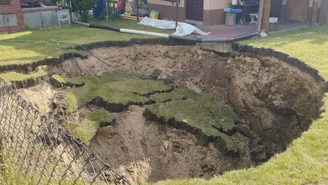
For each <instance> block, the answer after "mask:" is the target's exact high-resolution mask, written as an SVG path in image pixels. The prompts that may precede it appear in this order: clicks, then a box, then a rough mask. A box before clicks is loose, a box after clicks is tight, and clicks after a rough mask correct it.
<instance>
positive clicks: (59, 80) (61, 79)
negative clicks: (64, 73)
mask: <svg viewBox="0 0 328 185" xmlns="http://www.w3.org/2000/svg"><path fill="white" fill-rule="evenodd" d="M51 77H52V78H53V79H55V80H57V81H58V82H59V83H61V84H64V83H66V80H65V79H64V78H63V77H61V76H60V75H57V74H54V75H52V76H51Z"/></svg>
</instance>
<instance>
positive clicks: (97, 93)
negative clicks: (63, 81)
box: [67, 71, 170, 106]
mask: <svg viewBox="0 0 328 185" xmlns="http://www.w3.org/2000/svg"><path fill="white" fill-rule="evenodd" d="M67 81H70V82H72V83H75V84H80V83H82V82H84V83H85V85H84V86H82V87H79V88H73V90H72V94H73V95H74V96H75V97H76V99H77V102H78V106H83V105H85V104H87V103H89V102H91V101H92V100H93V99H95V98H96V97H101V98H103V99H104V100H105V101H107V102H109V103H115V104H123V105H126V104H128V103H136V104H143V103H145V102H148V101H149V99H148V98H147V97H145V96H142V94H147V93H149V92H152V91H164V90H168V89H170V87H169V86H168V85H165V84H164V82H161V81H151V80H142V79H138V78H134V77H131V76H129V75H126V74H122V73H120V72H116V71H114V72H110V73H106V74H104V75H102V76H101V77H95V76H84V77H78V78H71V79H67Z"/></svg>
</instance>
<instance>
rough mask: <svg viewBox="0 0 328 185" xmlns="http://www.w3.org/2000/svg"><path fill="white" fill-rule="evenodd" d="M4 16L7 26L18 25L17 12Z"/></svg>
mask: <svg viewBox="0 0 328 185" xmlns="http://www.w3.org/2000/svg"><path fill="white" fill-rule="evenodd" d="M3 18H4V20H5V26H17V25H18V19H17V16H16V14H5V15H3Z"/></svg>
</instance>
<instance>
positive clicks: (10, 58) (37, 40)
mask: <svg viewBox="0 0 328 185" xmlns="http://www.w3.org/2000/svg"><path fill="white" fill-rule="evenodd" d="M96 24H101V25H107V26H111V27H116V28H128V29H138V30H147V31H154V32H166V33H168V32H173V31H169V30H159V29H154V28H151V27H147V26H142V25H139V24H137V23H136V22H135V21H127V20H111V21H108V22H106V21H103V22H96ZM132 38H149V37H147V36H142V35H132V34H117V33H116V32H112V31H106V30H100V29H92V28H86V27H82V26H77V25H72V26H70V27H66V28H52V29H47V30H32V31H24V32H18V33H12V34H0V52H1V55H0V66H1V65H9V64H24V63H30V62H34V61H37V60H41V59H44V58H53V57H58V56H59V55H60V54H62V53H68V52H70V51H71V52H74V50H72V49H71V50H68V49H67V48H70V47H73V46H75V45H76V44H87V43H91V42H98V41H123V40H130V39H132ZM49 41H51V42H49ZM56 42H63V43H70V44H61V45H58V44H56Z"/></svg>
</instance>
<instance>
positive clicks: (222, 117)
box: [147, 86, 237, 148]
mask: <svg viewBox="0 0 328 185" xmlns="http://www.w3.org/2000/svg"><path fill="white" fill-rule="evenodd" d="M150 99H152V100H153V101H155V102H157V103H155V104H152V105H149V106H147V108H148V110H150V111H151V112H152V113H154V114H156V115H157V116H159V117H164V118H165V120H166V121H168V120H170V119H172V118H174V119H175V120H176V121H182V122H185V123H187V124H189V125H190V126H192V127H194V128H198V129H200V130H201V131H202V132H203V133H204V134H205V135H207V136H216V137H221V138H227V137H228V136H226V135H225V134H223V133H222V132H220V131H218V130H217V129H215V128H214V127H216V128H218V129H220V130H222V131H223V132H229V131H231V130H233V129H235V128H236V125H235V124H234V122H235V121H236V120H237V116H236V114H235V113H234V111H233V110H232V109H231V108H230V107H228V106H227V105H224V103H222V102H221V101H220V100H219V99H218V97H217V96H216V95H215V94H213V93H199V94H198V93H196V92H194V91H192V90H189V89H187V88H186V87H183V86H180V87H179V88H177V89H175V90H173V91H172V92H170V93H162V94H155V95H152V96H150ZM167 101H168V102H167ZM161 102H166V103H161ZM213 126H214V127H213ZM231 147H232V148H233V147H234V146H233V143H231Z"/></svg>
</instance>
